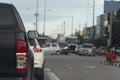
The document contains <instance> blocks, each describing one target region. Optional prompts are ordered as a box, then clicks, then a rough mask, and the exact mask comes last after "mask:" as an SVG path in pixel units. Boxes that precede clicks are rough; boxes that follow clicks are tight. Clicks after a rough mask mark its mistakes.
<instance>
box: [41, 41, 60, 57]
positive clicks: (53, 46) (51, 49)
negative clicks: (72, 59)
mask: <svg viewBox="0 0 120 80" xmlns="http://www.w3.org/2000/svg"><path fill="white" fill-rule="evenodd" d="M42 49H43V51H44V53H45V54H56V55H59V54H60V50H61V49H60V46H59V45H58V44H57V43H46V44H45V46H44V47H43V48H42Z"/></svg>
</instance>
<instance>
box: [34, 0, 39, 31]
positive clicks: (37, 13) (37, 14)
mask: <svg viewBox="0 0 120 80" xmlns="http://www.w3.org/2000/svg"><path fill="white" fill-rule="evenodd" d="M35 16H36V31H37V28H38V16H39V12H38V0H37V5H36V13H35Z"/></svg>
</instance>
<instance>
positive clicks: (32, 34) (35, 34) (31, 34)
mask: <svg viewBox="0 0 120 80" xmlns="http://www.w3.org/2000/svg"><path fill="white" fill-rule="evenodd" d="M28 38H29V39H38V32H37V31H36V30H29V31H28Z"/></svg>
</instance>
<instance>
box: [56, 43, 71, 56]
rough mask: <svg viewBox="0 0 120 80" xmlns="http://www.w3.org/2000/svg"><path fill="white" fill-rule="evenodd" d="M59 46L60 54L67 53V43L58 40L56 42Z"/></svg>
mask: <svg viewBox="0 0 120 80" xmlns="http://www.w3.org/2000/svg"><path fill="white" fill-rule="evenodd" d="M58 44H59V46H60V49H61V50H60V54H65V55H68V54H69V50H68V44H67V43H64V42H60V43H58Z"/></svg>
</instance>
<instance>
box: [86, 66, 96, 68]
mask: <svg viewBox="0 0 120 80" xmlns="http://www.w3.org/2000/svg"><path fill="white" fill-rule="evenodd" d="M85 67H86V68H89V69H95V68H96V67H95V66H85Z"/></svg>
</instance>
